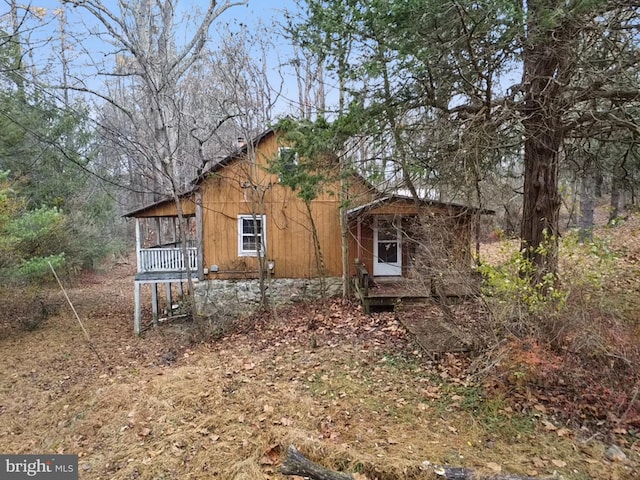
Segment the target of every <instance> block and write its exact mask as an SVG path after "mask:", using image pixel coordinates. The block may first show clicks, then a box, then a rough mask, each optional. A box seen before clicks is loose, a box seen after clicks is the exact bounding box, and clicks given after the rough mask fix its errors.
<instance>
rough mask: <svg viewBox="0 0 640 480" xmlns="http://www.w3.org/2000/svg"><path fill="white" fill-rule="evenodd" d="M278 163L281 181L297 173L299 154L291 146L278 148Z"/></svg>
mask: <svg viewBox="0 0 640 480" xmlns="http://www.w3.org/2000/svg"><path fill="white" fill-rule="evenodd" d="M278 157H279V158H278V164H279V165H280V181H282V180H283V179H285V178H289V177H291V176H293V175H294V174H295V173H296V167H297V166H298V154H297V153H296V152H295V150H294V149H293V148H291V147H280V148H279V149H278Z"/></svg>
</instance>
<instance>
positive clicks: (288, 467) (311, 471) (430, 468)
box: [280, 445, 548, 480]
mask: <svg viewBox="0 0 640 480" xmlns="http://www.w3.org/2000/svg"><path fill="white" fill-rule="evenodd" d="M420 468H421V469H422V470H424V471H425V473H426V474H427V475H429V474H431V476H430V477H428V478H434V479H438V478H439V479H442V478H444V479H445V480H545V479H542V478H541V477H522V476H519V475H509V474H500V475H482V474H480V473H477V472H475V471H474V470H471V469H468V468H462V467H449V466H439V465H433V464H431V463H429V462H424V463H423V464H422V465H421V467H420ZM280 473H282V474H283V475H297V476H299V477H304V478H308V479H311V480H355V479H354V477H353V476H352V475H351V474H349V473H342V472H336V471H334V470H329V469H328V468H325V467H323V466H321V465H318V464H317V463H314V462H312V461H311V460H309V459H308V458H306V457H305V456H304V455H302V454H301V453H300V452H299V451H298V449H297V448H296V447H294V446H293V445H289V447H288V448H287V456H286V457H285V459H284V461H283V462H282V465H281V466H280ZM547 480H548V479H547Z"/></svg>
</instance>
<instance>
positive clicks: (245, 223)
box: [242, 218, 254, 235]
mask: <svg viewBox="0 0 640 480" xmlns="http://www.w3.org/2000/svg"><path fill="white" fill-rule="evenodd" d="M253 233H254V232H253V220H252V219H251V218H243V219H242V234H243V235H252V234H253Z"/></svg>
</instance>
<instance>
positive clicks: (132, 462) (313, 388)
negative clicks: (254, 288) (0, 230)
mask: <svg viewBox="0 0 640 480" xmlns="http://www.w3.org/2000/svg"><path fill="white" fill-rule="evenodd" d="M133 270H134V265H132V264H131V263H128V264H127V263H121V264H119V265H116V266H114V267H113V268H112V269H110V270H109V271H108V272H106V273H103V274H92V275H86V276H83V277H82V278H80V279H79V280H76V281H74V282H73V284H71V285H66V287H67V288H68V293H69V298H70V299H71V301H72V303H73V304H74V306H75V308H76V310H77V312H78V314H79V316H80V319H81V320H82V321H83V324H84V326H85V328H86V330H87V332H88V334H89V337H90V339H91V342H92V348H90V346H89V343H88V342H87V339H86V338H85V336H84V334H83V332H82V329H81V327H80V326H79V324H78V322H77V320H76V319H75V317H74V315H73V313H72V311H71V309H70V308H69V306H68V305H67V304H65V301H64V298H63V297H62V296H61V294H60V293H58V292H57V291H56V289H52V290H51V292H49V293H48V295H50V296H51V297H50V299H49V301H52V300H51V299H53V303H56V304H57V305H58V308H57V313H55V314H54V315H52V316H50V318H49V319H48V320H47V321H46V322H45V323H44V324H43V325H42V326H41V327H40V328H37V329H35V330H33V331H23V330H20V329H17V328H15V325H14V324H15V322H13V321H12V320H13V317H12V316H13V315H14V314H15V312H12V311H11V310H10V309H9V308H8V307H7V305H10V302H9V300H10V299H7V298H5V301H4V304H5V306H4V307H0V308H4V310H0V312H1V313H0V351H1V352H2V360H1V361H0V392H1V395H0V452H2V453H49V452H51V453H67V454H77V455H79V457H80V458H79V468H80V478H81V479H107V478H108V479H210V478H224V479H278V478H285V477H283V476H282V475H281V474H280V473H278V467H279V464H280V462H281V461H282V457H283V454H284V450H285V449H286V446H287V445H289V444H294V445H296V446H297V447H298V449H299V450H301V451H302V452H303V453H305V454H306V455H307V456H309V457H310V458H312V459H313V460H316V461H319V462H321V463H323V464H324V465H326V466H327V467H331V468H334V469H344V470H349V471H351V472H357V473H359V474H360V475H362V476H361V477H359V478H369V479H374V478H379V479H394V478H398V479H401V478H402V479H404V478H430V477H428V476H427V474H426V473H425V472H424V471H422V469H421V468H420V467H421V464H422V462H424V461H430V462H433V463H438V464H449V465H454V466H465V467H469V468H473V469H477V470H479V471H480V472H484V473H488V474H496V473H516V474H521V475H536V476H538V475H539V476H553V475H557V478H565V479H591V478H593V479H626V478H629V479H631V478H640V477H639V476H638V472H639V471H640V470H638V463H637V462H638V446H637V445H636V444H633V443H632V444H629V443H627V444H626V446H625V448H623V450H624V452H625V453H626V455H627V460H626V461H612V460H609V459H608V458H607V455H606V450H607V448H608V447H609V446H610V444H611V442H612V441H615V440H611V439H605V438H603V437H602V436H601V435H600V434H598V433H593V432H590V431H581V430H579V429H578V430H572V429H569V428H566V426H565V425H563V424H562V423H559V422H558V420H556V419H554V418H553V417H551V416H547V415H546V413H545V408H544V406H542V405H537V406H535V408H531V409H527V410H524V411H517V410H515V409H514V408H513V407H512V406H511V403H509V402H508V399H500V398H485V397H484V395H483V393H482V389H480V388H479V387H478V386H477V385H475V384H474V382H473V379H471V378H469V377H467V376H465V374H464V371H465V363H464V362H465V361H464V360H463V359H462V358H459V357H456V356H445V357H444V358H443V359H441V360H440V361H439V362H437V363H434V362H433V361H432V360H431V359H429V358H427V357H425V356H423V355H422V354H421V351H420V350H419V349H418V347H417V346H415V345H414V344H413V343H412V340H411V338H409V336H408V335H407V333H406V332H405V330H404V329H403V328H402V326H401V325H400V324H399V322H398V321H397V320H396V318H395V317H394V316H393V314H390V313H380V314H373V315H371V316H365V315H363V314H362V313H361V311H360V309H359V308H358V307H356V306H354V305H351V304H349V303H344V302H341V301H333V302H328V303H327V302H325V303H324V304H314V305H300V306H297V307H293V308H289V309H283V310H280V311H278V312H276V315H275V316H272V317H271V318H266V317H264V318H262V319H260V320H258V321H257V322H255V323H251V324H248V325H247V328H246V329H245V331H244V332H241V333H236V334H233V335H230V336H227V337H225V338H222V339H220V340H218V341H215V342H210V343H198V342H194V335H193V333H190V331H189V328H190V325H189V324H180V323H176V324H164V325H161V326H159V327H157V328H153V329H150V330H148V331H146V332H145V333H144V335H143V336H142V337H140V338H138V337H135V336H134V335H133V321H132V315H133V302H132V293H133ZM146 304H147V305H148V302H146ZM146 315H147V316H148V315H149V312H146ZM603 440H606V441H603Z"/></svg>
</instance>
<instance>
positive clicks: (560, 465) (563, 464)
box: [551, 459, 567, 468]
mask: <svg viewBox="0 0 640 480" xmlns="http://www.w3.org/2000/svg"><path fill="white" fill-rule="evenodd" d="M551 463H553V464H554V465H555V466H556V467H558V468H564V467H566V466H567V462H565V461H564V460H557V459H553V460H551Z"/></svg>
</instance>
